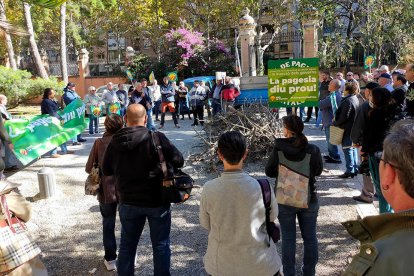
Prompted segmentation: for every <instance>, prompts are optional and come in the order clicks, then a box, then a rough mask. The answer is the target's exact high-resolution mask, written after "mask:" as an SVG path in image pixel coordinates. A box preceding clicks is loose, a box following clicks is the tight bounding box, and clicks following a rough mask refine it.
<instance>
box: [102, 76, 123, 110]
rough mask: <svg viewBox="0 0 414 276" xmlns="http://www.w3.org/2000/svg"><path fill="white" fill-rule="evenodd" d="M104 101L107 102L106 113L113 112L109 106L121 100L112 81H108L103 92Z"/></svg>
mask: <svg viewBox="0 0 414 276" xmlns="http://www.w3.org/2000/svg"><path fill="white" fill-rule="evenodd" d="M102 101H103V102H104V103H105V114H111V112H110V110H109V107H110V106H111V105H112V104H115V103H118V102H119V100H118V97H117V95H116V91H115V90H114V84H113V83H112V82H108V84H107V85H106V90H105V91H104V93H103V94H102Z"/></svg>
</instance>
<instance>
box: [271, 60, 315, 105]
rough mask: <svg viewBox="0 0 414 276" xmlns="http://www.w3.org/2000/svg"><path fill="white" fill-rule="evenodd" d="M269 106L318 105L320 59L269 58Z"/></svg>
mask: <svg viewBox="0 0 414 276" xmlns="http://www.w3.org/2000/svg"><path fill="white" fill-rule="evenodd" d="M268 77H269V79H268V97H269V107H271V108H274V107H287V106H317V105H318V104H319V98H318V83H319V59H317V58H302V59H289V60H286V59H285V60H269V63H268Z"/></svg>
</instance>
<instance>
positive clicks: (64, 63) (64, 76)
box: [60, 2, 69, 83]
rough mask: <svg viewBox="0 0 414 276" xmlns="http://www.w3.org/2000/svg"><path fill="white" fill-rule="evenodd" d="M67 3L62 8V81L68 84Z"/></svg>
mask: <svg viewBox="0 0 414 276" xmlns="http://www.w3.org/2000/svg"><path fill="white" fill-rule="evenodd" d="M66 53H67V49H66V2H65V3H63V4H62V5H61V6H60V68H61V70H62V80H63V82H64V83H68V81H69V77H68V63H67V61H66Z"/></svg>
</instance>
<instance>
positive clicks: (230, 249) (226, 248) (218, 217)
mask: <svg viewBox="0 0 414 276" xmlns="http://www.w3.org/2000/svg"><path fill="white" fill-rule="evenodd" d="M218 155H219V158H220V159H221V160H222V161H223V164H224V172H223V174H222V175H221V176H220V177H219V178H216V179H213V180H211V181H208V182H207V183H206V184H205V185H204V188H203V192H202V194H201V202H200V224H201V226H203V227H204V228H206V229H207V230H208V231H209V235H208V246H207V252H206V254H205V256H204V266H205V269H206V271H207V273H208V274H210V275H213V276H218V275H220V276H227V275H229V276H230V275H235V276H236V275H237V276H242V275H246V276H247V275H248V276H251V275H260V276H273V275H279V270H280V269H281V266H282V261H281V260H280V257H279V255H278V253H277V250H276V244H275V243H274V242H273V241H272V240H271V239H269V236H268V234H267V232H266V223H265V219H266V215H265V207H264V202H263V196H262V191H261V188H260V185H259V183H258V181H257V180H255V179H254V178H252V177H251V176H249V175H248V174H247V173H245V172H244V171H243V161H244V159H245V158H246V156H247V149H246V140H245V138H244V137H243V135H242V134H241V133H240V132H236V131H229V132H226V133H224V134H222V135H221V136H220V138H219V141H218ZM271 208H272V209H271V212H270V220H271V221H274V220H276V217H277V213H278V209H277V203H276V200H275V197H274V193H273V192H272V193H271Z"/></svg>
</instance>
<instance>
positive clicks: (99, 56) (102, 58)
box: [96, 53, 105, 60]
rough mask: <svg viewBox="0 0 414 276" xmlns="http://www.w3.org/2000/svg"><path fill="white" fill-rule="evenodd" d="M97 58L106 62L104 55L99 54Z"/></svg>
mask: <svg viewBox="0 0 414 276" xmlns="http://www.w3.org/2000/svg"><path fill="white" fill-rule="evenodd" d="M96 58H97V59H98V60H105V54H104V53H98V55H97V56H96Z"/></svg>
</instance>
